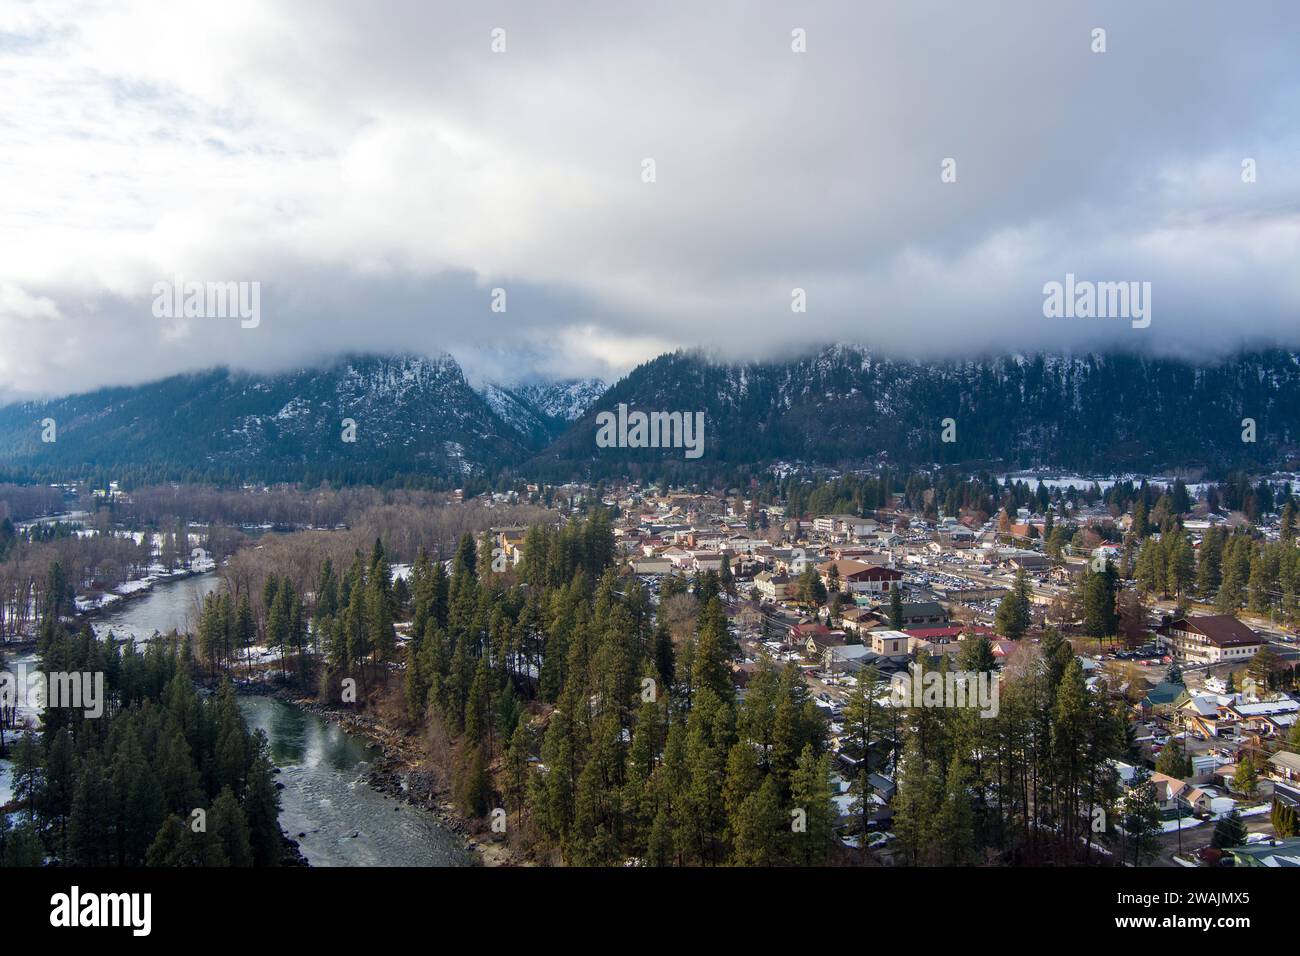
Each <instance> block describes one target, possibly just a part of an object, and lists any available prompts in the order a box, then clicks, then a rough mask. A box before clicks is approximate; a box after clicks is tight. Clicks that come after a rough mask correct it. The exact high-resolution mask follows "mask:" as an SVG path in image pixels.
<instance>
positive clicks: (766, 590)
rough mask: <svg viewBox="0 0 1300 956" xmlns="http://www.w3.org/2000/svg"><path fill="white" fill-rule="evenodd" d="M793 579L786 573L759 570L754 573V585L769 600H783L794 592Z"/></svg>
mask: <svg viewBox="0 0 1300 956" xmlns="http://www.w3.org/2000/svg"><path fill="white" fill-rule="evenodd" d="M795 586H796V585H795V580H794V578H792V577H790V576H789V575H788V574H776V573H774V572H772V571H760V572H759V573H758V574H756V575H754V587H756V588H757V589H758V593H759V594H761V595H762V596H763V597H765V598H767V599H768V600H769V601H785V600H788V599H789V598H790V596H791V595H792V594H793V593H794V589H795Z"/></svg>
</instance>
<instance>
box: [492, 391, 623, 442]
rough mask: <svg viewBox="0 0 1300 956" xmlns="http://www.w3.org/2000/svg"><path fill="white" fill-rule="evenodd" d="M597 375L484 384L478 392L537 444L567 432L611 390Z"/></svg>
mask: <svg viewBox="0 0 1300 956" xmlns="http://www.w3.org/2000/svg"><path fill="white" fill-rule="evenodd" d="M608 387H609V386H607V385H606V384H605V383H604V382H602V381H601V380H600V379H598V378H587V379H568V380H565V381H561V382H542V383H532V384H514V385H498V384H494V383H489V384H487V385H484V386H483V387H482V388H481V389H480V390H479V394H480V395H482V396H483V400H484V401H485V402H487V403H488V406H489V407H490V408H491V409H492V411H494V412H495V413H496V414H497V416H498V417H499V418H501V420H502V421H504V422H505V423H506V424H507V425H509V426H510V427H511V428H513V429H514V430H515V431H516V432H517V433H518V434H519V436H520V437H521V438H522V439H523V440H524V441H525V442H528V443H530V444H534V445H536V446H537V447H541V446H542V445H545V444H548V443H550V442H551V441H553V440H554V439H556V438H558V437H559V436H560V435H561V434H563V433H564V431H565V429H566V428H567V427H568V426H569V424H570V423H571V422H573V421H574V420H575V419H577V418H578V417H579V416H581V415H582V413H583V412H585V411H586V410H587V409H588V408H590V407H591V404H592V403H593V402H594V401H596V399H598V398H599V397H600V396H601V395H603V394H604V393H605V391H606V390H607V389H608Z"/></svg>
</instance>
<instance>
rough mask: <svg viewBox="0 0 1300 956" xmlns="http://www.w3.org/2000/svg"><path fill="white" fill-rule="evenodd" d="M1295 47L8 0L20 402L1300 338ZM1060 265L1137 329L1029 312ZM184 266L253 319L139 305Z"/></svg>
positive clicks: (2, 238)
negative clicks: (1110, 293) (874, 354)
mask: <svg viewBox="0 0 1300 956" xmlns="http://www.w3.org/2000/svg"><path fill="white" fill-rule="evenodd" d="M1067 6H1068V7H1072V8H1074V9H1073V10H1072V11H1071V10H1063V9H1059V8H1062V7H1067ZM498 27H499V28H503V29H504V30H505V31H506V34H505V37H506V52H504V53H493V52H492V50H491V42H492V36H491V31H492V30H493V29H494V28H498ZM1094 27H1103V28H1105V30H1106V46H1107V50H1106V52H1105V53H1100V54H1099V53H1093V52H1092V51H1091V49H1090V44H1091V42H1092V38H1091V31H1092V29H1093V28H1094ZM795 28H802V29H804V30H806V35H807V52H806V53H803V54H798V53H794V52H792V50H791V31H792V30H793V29H795ZM1297 49H1300V6H1297V5H1296V4H1295V3H1293V2H1282V0H1279V2H1276V3H1250V2H1235V3H1231V4H1229V3H1186V2H1183V0H1177V2H1175V0H1170V2H1143V3H1140V4H1135V3H1131V2H1128V0H1124V2H1116V3H1088V4H1086V5H1085V4H1056V3H1044V2H1042V0H1026V2H996V3H994V2H988V3H976V2H960V3H958V2H952V3H926V2H908V3H894V2H891V3H865V2H860V0H859V2H843V3H831V2H818V3H811V4H810V3H788V4H777V3H768V4H754V3H749V2H734V3H725V2H714V3H707V4H706V3H699V2H691V3H680V4H662V3H655V4H641V5H634V4H623V3H610V2H594V3H576V2H570V3H563V4H561V3H554V4H552V3H544V2H539V0H526V2H520V3H513V4H492V3H479V2H475V3H470V4H466V3H457V4H452V3H428V2H391V3H382V4H361V3H355V2H343V0H340V2H333V3H330V2H319V0H313V2H306V0H304V2H300V3H299V2H293V3H277V4H270V3H265V2H222V3H216V4H214V3H183V2H176V0H167V2H158V3H150V2H139V3H121V4H112V5H103V6H101V5H98V4H80V3H60V2H39V3H25V2H18V3H15V2H13V0H3V2H2V3H0V399H10V398H15V397H25V396H29V395H46V394H57V393H64V392H69V391H81V390H84V389H87V388H90V387H95V386H99V385H104V384H114V383H129V382H138V381H144V380H148V379H153V378H157V377H160V376H162V375H166V374H171V373H173V372H177V371H182V370H187V369H195V368H202V367H206V366H210V365H214V364H218V363H225V364H230V365H233V366H237V367H244V368H252V369H257V370H270V369H275V368H280V367H284V366H287V365H291V364H300V363H304V362H314V361H318V360H320V359H322V358H325V357H327V356H329V355H332V354H335V353H337V352H340V351H344V350H360V349H365V350H379V351H396V350H411V351H416V352H436V351H441V350H446V351H450V352H452V353H453V354H454V355H456V356H457V357H458V358H459V359H461V360H462V362H463V363H464V364H466V366H467V368H468V370H469V371H470V373H471V375H472V376H474V377H477V378H484V377H490V378H498V379H501V378H505V379H509V378H518V377H522V376H526V375H529V374H537V375H548V376H569V375H586V374H597V375H602V376H604V377H606V378H613V377H616V376H617V375H618V374H621V373H622V372H624V371H626V370H627V369H628V368H629V367H630V366H632V365H633V364H635V363H636V362H638V361H641V360H644V359H646V358H649V357H651V356H653V355H655V354H658V353H659V352H661V351H664V350H666V349H670V348H675V347H678V346H703V347H705V348H708V349H711V350H714V351H716V352H717V353H719V354H720V355H725V356H727V357H754V356H771V355H774V354H780V353H781V352H782V351H784V350H790V349H800V348H804V347H807V346H810V345H814V344H820V343H824V342H830V341H845V342H855V343H862V344H865V345H869V346H872V347H875V348H877V349H880V350H881V351H884V352H889V353H902V354H917V355H934V354H946V355H969V354H973V353H976V352H982V351H985V350H991V351H995V352H1003V353H1005V352H1009V351H1027V350H1034V349H1040V348H1072V349H1079V348H1087V347H1122V348H1141V349H1149V350H1153V351H1160V352H1173V353H1178V354H1191V355H1214V354H1221V353H1223V352H1224V351H1226V350H1229V349H1232V348H1235V347H1238V346H1240V345H1243V344H1245V345H1253V344H1258V343H1264V342H1270V343H1271V342H1277V343H1281V344H1285V345H1290V346H1296V345H1300V334H1298V333H1300V322H1298V321H1297V317H1298V316H1300V268H1298V266H1300V128H1298V117H1300V56H1297ZM647 157H649V158H653V159H654V161H655V164H656V173H657V181H656V182H654V183H645V182H643V181H642V160H643V159H645V158H647ZM946 157H952V158H954V159H955V160H956V162H957V181H956V182H955V183H942V182H941V181H940V175H939V174H940V163H941V162H942V160H944V159H945V158H946ZM1247 157H1249V158H1252V159H1253V160H1254V161H1255V163H1256V167H1257V181H1256V182H1254V183H1243V181H1242V160H1243V159H1244V158H1247ZM1067 272H1072V273H1075V274H1076V275H1077V276H1079V277H1080V278H1086V279H1094V280H1101V281H1108V280H1116V281H1117V280H1138V281H1149V282H1151V284H1152V299H1153V301H1152V306H1153V308H1152V323H1151V326H1150V327H1149V328H1146V329H1134V328H1132V327H1131V326H1130V324H1129V323H1128V322H1126V321H1122V320H1119V321H1117V320H1100V319H1092V320H1088V319H1046V318H1044V316H1043V310H1042V303H1043V295H1042V287H1043V284H1044V283H1045V282H1049V281H1053V280H1057V281H1060V280H1062V279H1063V278H1064V276H1065V274H1066V273H1067ZM177 275H179V276H183V277H184V278H185V279H186V280H200V281H206V280H211V281H228V280H229V281H241V280H242V281H258V282H260V283H261V323H260V325H259V326H258V327H257V328H255V329H241V328H240V325H239V322H238V320H235V319H211V318H209V319H159V318H155V317H154V315H153V313H152V310H151V304H152V301H153V294H152V288H153V286H154V283H156V282H159V281H163V280H170V279H172V278H173V277H175V276H177ZM497 287H500V288H504V289H506V291H507V296H508V299H507V303H508V306H507V311H506V312H505V313H504V314H501V313H493V312H492V311H490V309H489V303H490V299H491V290H492V289H493V288H497ZM794 287H800V288H803V289H805V290H806V293H807V302H808V312H807V314H805V315H796V314H792V312H791V308H790V303H791V289H792V288H794Z"/></svg>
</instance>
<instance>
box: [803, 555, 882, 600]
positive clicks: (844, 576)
mask: <svg viewBox="0 0 1300 956" xmlns="http://www.w3.org/2000/svg"><path fill="white" fill-rule="evenodd" d="M832 568H834V569H835V571H836V572H838V574H839V579H840V587H841V588H843V589H844V590H845V591H848V592H849V593H851V594H885V593H887V592H888V591H889V588H890V585H893V584H898V583H899V582H901V581H902V580H903V572H902V571H899V570H897V569H896V568H886V567H883V566H881V565H877V564H867V563H866V562H864V561H853V560H848V559H841V560H838V561H826V562H824V563H822V564H819V565H817V573H818V574H820V575H821V577H822V583H824V584H825V585H826V586H827V587H829V586H830V583H831V569H832Z"/></svg>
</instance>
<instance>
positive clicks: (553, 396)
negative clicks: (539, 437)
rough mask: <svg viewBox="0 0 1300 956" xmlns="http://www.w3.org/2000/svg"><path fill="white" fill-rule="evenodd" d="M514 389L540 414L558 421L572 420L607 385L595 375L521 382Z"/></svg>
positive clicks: (594, 400) (604, 389) (589, 404)
mask: <svg viewBox="0 0 1300 956" xmlns="http://www.w3.org/2000/svg"><path fill="white" fill-rule="evenodd" d="M516 391H517V392H518V393H519V395H521V396H522V397H523V398H524V399H525V400H526V401H528V402H529V403H531V404H532V406H533V407H534V408H536V409H537V410H538V411H540V412H541V413H542V414H544V415H547V416H549V417H550V418H552V419H555V420H558V421H563V422H573V421H577V420H578V419H579V418H581V417H582V414H583V412H585V411H586V410H587V409H589V408H591V406H592V405H593V404H595V402H596V400H597V399H599V398H600V396H602V395H604V394H605V393H606V392H607V391H609V384H608V383H606V382H604V381H602V380H601V379H598V378H574V379H568V380H566V381H563V382H543V383H534V384H532V385H521V386H519V387H518V388H517V389H516Z"/></svg>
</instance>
